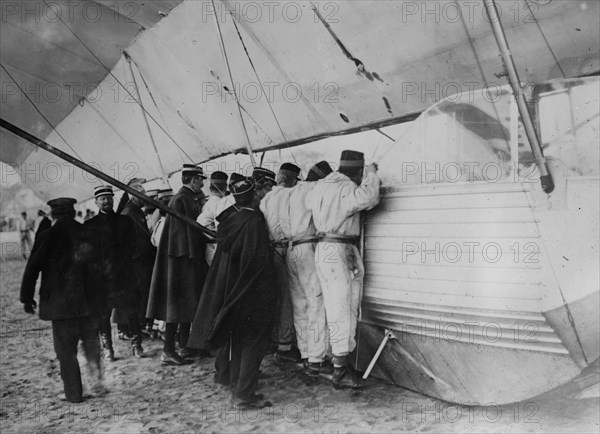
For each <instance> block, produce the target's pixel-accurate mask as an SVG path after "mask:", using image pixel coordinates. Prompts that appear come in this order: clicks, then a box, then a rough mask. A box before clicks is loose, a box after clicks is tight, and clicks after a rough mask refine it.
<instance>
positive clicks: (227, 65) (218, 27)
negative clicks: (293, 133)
mask: <svg viewBox="0 0 600 434" xmlns="http://www.w3.org/2000/svg"><path fill="white" fill-rule="evenodd" d="M210 2H211V4H212V7H213V11H216V10H217V8H216V6H215V0H210ZM214 16H215V24H216V26H217V32H218V34H219V41H220V43H221V45H220V46H221V54H222V55H223V60H224V61H225V66H226V67H227V72H228V73H229V80H230V81H231V91H232V92H233V96H234V98H235V101H236V103H237V104H236V105H237V109H238V115H239V118H240V122H241V124H242V130H244V135H245V137H246V145H247V147H248V156H249V157H250V161H251V162H252V165H253V166H254V167H256V161H255V160H254V154H253V151H252V146H251V145H250V136H248V130H247V128H246V123H245V122H244V116H243V115H242V109H241V108H240V103H239V99H238V96H237V92H236V91H235V82H234V81H233V75H232V74H231V67H230V66H229V58H228V57H227V50H226V49H225V41H224V40H223V34H222V32H221V24H220V23H219V18H218V16H217V13H216V12H215V13H214Z"/></svg>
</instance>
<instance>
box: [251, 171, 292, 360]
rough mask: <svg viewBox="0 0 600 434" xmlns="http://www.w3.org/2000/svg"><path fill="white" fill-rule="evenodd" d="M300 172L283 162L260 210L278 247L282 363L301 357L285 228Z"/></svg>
mask: <svg viewBox="0 0 600 434" xmlns="http://www.w3.org/2000/svg"><path fill="white" fill-rule="evenodd" d="M263 170H266V169H263ZM255 171H256V169H255ZM273 175H274V174H273ZM298 175H300V168H299V167H298V166H296V165H295V164H292V163H283V164H282V165H281V167H280V168H279V172H278V173H277V177H276V178H275V181H276V182H277V185H276V186H273V187H272V188H271V189H270V190H269V191H268V192H266V194H265V195H264V197H263V198H262V199H261V201H260V210H261V211H262V213H263V214H264V216H265V220H266V221H267V227H268V228H269V237H270V242H271V245H272V246H273V248H274V250H275V259H274V264H275V274H276V278H277V284H278V285H279V289H280V301H279V324H278V325H277V326H276V329H277V330H275V331H274V333H273V335H274V339H273V340H274V341H275V342H276V343H277V345H278V347H277V352H276V353H275V357H276V358H277V360H279V361H281V362H300V360H301V357H300V353H299V351H298V350H297V349H296V348H294V349H292V346H293V342H294V335H295V330H294V313H293V309H292V301H291V298H290V288H289V284H288V270H287V264H286V254H287V249H288V246H289V238H288V237H287V236H286V234H285V233H284V231H283V226H288V227H289V218H290V199H289V197H290V191H291V188H292V187H294V186H295V185H296V183H297V182H298ZM288 232H289V230H288Z"/></svg>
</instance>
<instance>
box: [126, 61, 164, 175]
mask: <svg viewBox="0 0 600 434" xmlns="http://www.w3.org/2000/svg"><path fill="white" fill-rule="evenodd" d="M123 54H124V55H125V59H126V60H127V64H128V65H129V71H130V72H131V78H132V79H133V85H134V86H135V92H136V93H137V96H138V98H139V99H140V107H142V116H143V117H144V123H145V125H146V128H147V129H148V135H149V136H150V141H151V142H152V147H153V148H154V153H155V154H156V159H157V160H158V165H159V167H160V171H161V173H162V178H163V182H164V183H165V186H168V185H169V179H168V177H167V173H166V172H165V168H164V167H163V164H162V160H161V159H160V154H159V153H158V148H157V147H156V141H155V140H154V135H153V134H152V129H151V128H150V124H149V123H148V117H147V116H146V110H145V109H144V104H143V102H142V94H141V93H140V89H139V87H138V84H137V79H136V78H135V74H134V73H133V66H132V65H131V58H130V57H129V56H128V55H127V53H123Z"/></svg>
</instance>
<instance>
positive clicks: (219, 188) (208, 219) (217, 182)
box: [196, 171, 227, 267]
mask: <svg viewBox="0 0 600 434" xmlns="http://www.w3.org/2000/svg"><path fill="white" fill-rule="evenodd" d="M209 190H210V196H209V197H208V199H207V201H206V203H205V204H204V206H203V207H202V212H201V213H200V215H199V216H198V219H197V220H196V221H197V222H198V223H199V224H201V225H202V226H204V227H206V228H208V229H210V230H212V231H215V230H217V227H216V225H215V219H216V217H217V209H218V207H219V202H221V199H222V198H223V197H225V195H226V193H227V174H226V173H225V172H220V171H216V172H213V173H212V174H211V175H210V186H209ZM216 250H217V240H212V239H211V240H208V241H207V242H206V263H207V264H208V266H209V267H210V265H211V264H212V260H213V258H214V256H215V251H216Z"/></svg>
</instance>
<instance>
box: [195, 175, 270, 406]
mask: <svg viewBox="0 0 600 434" xmlns="http://www.w3.org/2000/svg"><path fill="white" fill-rule="evenodd" d="M232 190H233V195H234V198H235V202H236V204H235V206H232V207H230V208H228V209H227V210H225V211H224V212H223V213H221V215H219V217H218V219H219V220H220V222H219V225H218V229H217V241H218V243H217V251H216V253H215V258H214V262H213V265H212V267H211V268H210V270H209V273H208V276H207V279H206V284H205V286H204V290H203V293H202V296H201V299H200V303H199V304H198V310H197V311H196V316H195V318H194V322H193V325H192V333H191V336H190V340H189V342H188V346H189V347H192V348H205V349H208V348H214V347H215V346H217V347H219V351H218V354H217V358H216V360H215V368H216V374H215V382H216V383H217V384H221V385H224V386H229V387H230V388H231V393H232V400H233V401H234V403H235V404H237V405H238V406H240V407H251V408H263V407H266V406H269V405H270V403H269V402H268V401H266V400H265V399H264V397H263V396H262V395H259V394H256V393H255V391H256V388H257V385H258V374H259V368H260V364H261V362H262V359H263V357H264V355H265V354H266V352H267V349H268V346H269V338H270V335H271V328H272V326H273V321H274V311H275V307H276V305H277V297H278V292H279V291H278V289H277V286H276V284H275V275H274V271H273V252H272V249H271V247H270V245H269V232H268V230H267V226H266V223H265V219H264V216H263V215H262V213H261V212H260V211H258V209H257V206H256V205H257V203H256V198H255V185H254V181H253V180H252V179H246V180H243V181H239V182H237V183H235V184H234V185H233V186H232Z"/></svg>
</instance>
